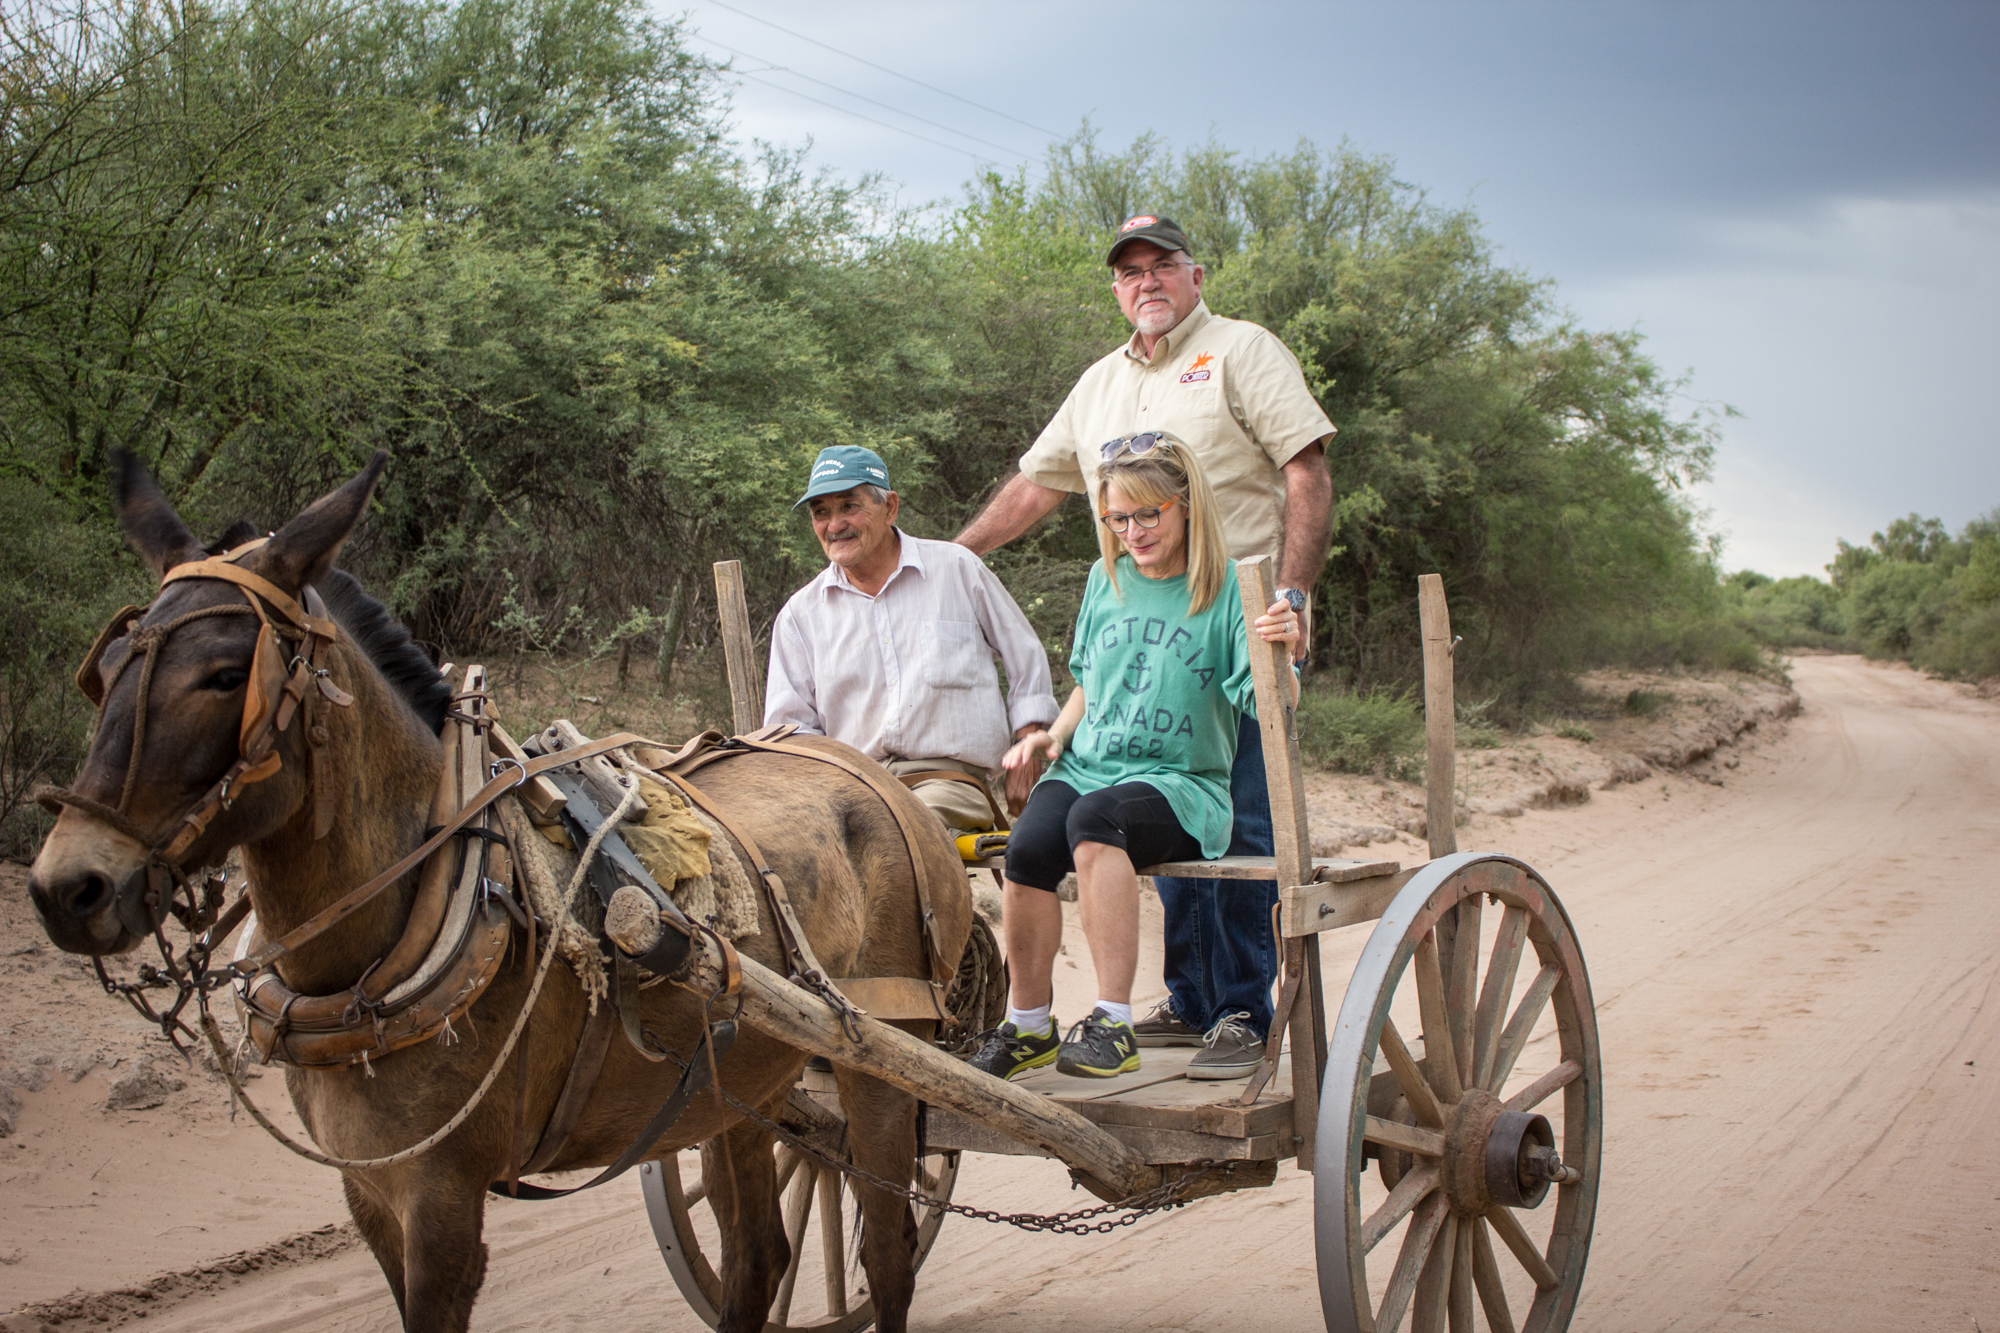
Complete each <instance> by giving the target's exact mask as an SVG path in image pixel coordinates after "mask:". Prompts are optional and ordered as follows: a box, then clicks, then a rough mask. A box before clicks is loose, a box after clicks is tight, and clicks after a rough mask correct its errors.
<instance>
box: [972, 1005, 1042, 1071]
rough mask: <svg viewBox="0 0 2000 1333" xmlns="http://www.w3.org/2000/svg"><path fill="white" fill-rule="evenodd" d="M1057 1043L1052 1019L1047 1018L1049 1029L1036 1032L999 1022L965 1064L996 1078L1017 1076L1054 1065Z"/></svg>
mask: <svg viewBox="0 0 2000 1333" xmlns="http://www.w3.org/2000/svg"><path fill="white" fill-rule="evenodd" d="M1059 1045H1061V1043H1060V1042H1058V1041H1057V1040H1056V1024H1055V1020H1054V1019H1050V1020H1049V1030H1048V1031H1047V1032H1043V1033H1039V1034H1037V1033H1032V1032H1031V1033H1028V1034H1026V1035H1023V1034H1022V1033H1021V1031H1020V1030H1019V1029H1018V1028H1016V1027H1015V1026H1014V1025H1013V1024H1012V1023H1002V1024H1001V1025H1000V1026H999V1027H997V1028H994V1029H993V1030H992V1031H990V1032H988V1033H987V1034H986V1040H985V1041H984V1042H983V1043H982V1044H981V1045H980V1047H979V1050H978V1052H977V1053H976V1054H974V1055H973V1057H972V1058H971V1059H970V1060H968V1061H966V1063H967V1064H969V1065H971V1066H972V1067H973V1068H974V1069H978V1070H983V1071H984V1072H986V1073H988V1074H991V1075H993V1077H995V1078H1019V1077H1020V1076H1021V1075H1023V1074H1026V1073H1030V1072H1032V1071H1034V1070H1037V1069H1043V1068H1046V1067H1048V1066H1049V1065H1052V1064H1054V1063H1055V1059H1056V1048H1057V1047H1058V1046H1059Z"/></svg>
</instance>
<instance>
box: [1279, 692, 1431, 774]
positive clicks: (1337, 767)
mask: <svg viewBox="0 0 2000 1333" xmlns="http://www.w3.org/2000/svg"><path fill="white" fill-rule="evenodd" d="M1299 749H1300V752H1301V753H1302V755H1303V756H1304V758H1305V760H1306V761H1307V762H1308V763H1311V764H1315V765H1317V766H1319V767H1321V768H1329V769H1332V770H1334V771H1335V772H1339V773H1370V774H1378V775H1381V776H1385V777H1393V778H1405V779H1412V780H1414V779H1415V778H1416V777H1418V776H1419V775H1420V774H1421V772H1422V768H1423V750H1424V715H1423V712H1422V711H1421V710H1420V709H1419V708H1418V707H1417V705H1416V703H1415V701H1413V700H1412V699H1411V698H1410V697H1409V696H1408V695H1407V694H1403V693H1399V692H1393V691H1389V690H1370V691H1368V692H1366V693H1350V692H1348V691H1346V690H1342V689H1339V688H1337V687H1333V686H1308V687H1307V688H1306V690H1305V692H1304V693H1303V694H1301V695H1300V696H1299Z"/></svg>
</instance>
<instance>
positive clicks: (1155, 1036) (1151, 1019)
mask: <svg viewBox="0 0 2000 1333" xmlns="http://www.w3.org/2000/svg"><path fill="white" fill-rule="evenodd" d="M1132 1035H1133V1036H1134V1037H1136V1038H1138V1041H1139V1044H1140V1045H1141V1046H1199V1045H1201V1033H1199V1032H1197V1031H1195V1030H1194V1029H1193V1028H1191V1027H1189V1026H1188V1025H1187V1024H1185V1023H1183V1022H1181V1019H1180V1015H1179V1014H1176V1013H1175V1012H1174V1002H1173V1001H1172V1000H1161V1001H1160V1002H1159V1004H1158V1005H1156V1006H1154V1008H1153V1012H1152V1013H1150V1014H1147V1015H1146V1016H1145V1017H1144V1018H1142V1019H1140V1020H1139V1021H1138V1022H1136V1023H1134V1024H1133V1025H1132Z"/></svg>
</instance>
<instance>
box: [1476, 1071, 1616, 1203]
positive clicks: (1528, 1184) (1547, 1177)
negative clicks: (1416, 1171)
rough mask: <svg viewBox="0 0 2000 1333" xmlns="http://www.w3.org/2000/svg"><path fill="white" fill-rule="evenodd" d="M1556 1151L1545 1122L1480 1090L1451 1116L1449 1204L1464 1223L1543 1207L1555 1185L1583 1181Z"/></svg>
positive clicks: (1538, 1116) (1551, 1133)
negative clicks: (1497, 1212)
mask: <svg viewBox="0 0 2000 1333" xmlns="http://www.w3.org/2000/svg"><path fill="white" fill-rule="evenodd" d="M1555 1145H1556V1136H1555V1130H1554V1129H1553V1128H1552V1127H1551V1126H1550V1125H1549V1122H1548V1119H1547V1118H1546V1117H1544V1116H1540V1115H1535V1114H1532V1113H1530V1112H1525V1111H1509V1110H1508V1109H1507V1108H1506V1106H1505V1105H1504V1104H1503V1103H1502V1102H1501V1101H1500V1099H1499V1098H1498V1097H1495V1096H1494V1095H1493V1094H1492V1093H1490V1092H1485V1091H1482V1090H1480V1089H1477V1088H1475V1089H1473V1090H1471V1091H1469V1092H1467V1093H1466V1094H1465V1096H1464V1097H1463V1098H1461V1099H1460V1100H1459V1102H1458V1104H1457V1105H1456V1106H1454V1107H1452V1108H1451V1110H1450V1111H1449V1112H1448V1113H1447V1119H1446V1122H1445V1150H1444V1161H1443V1163H1442V1169H1443V1175H1444V1190H1445V1198H1446V1199H1447V1200H1448V1201H1449V1202H1450V1204H1451V1207H1452V1210H1453V1211H1454V1212H1457V1213H1458V1214H1459V1215H1460V1216H1462V1217H1480V1216H1484V1215H1485V1213H1486V1212H1487V1211H1488V1210H1489V1209H1491V1208H1493V1207H1494V1206H1495V1205H1498V1206H1500V1207H1503V1208H1535V1207H1538V1206H1540V1204H1541V1202H1542V1201H1543V1200H1544V1199H1546V1198H1547V1197H1548V1194H1549V1186H1550V1185H1551V1184H1558V1185H1561V1184H1569V1183H1571V1182H1573V1181H1576V1180H1580V1179H1581V1178H1582V1173H1581V1172H1579V1171H1578V1170H1577V1169H1576V1168H1575V1167H1572V1166H1565V1165H1564V1164H1563V1160H1562V1158H1561V1157H1560V1156H1559V1155H1558V1154H1557V1152H1556V1146H1555Z"/></svg>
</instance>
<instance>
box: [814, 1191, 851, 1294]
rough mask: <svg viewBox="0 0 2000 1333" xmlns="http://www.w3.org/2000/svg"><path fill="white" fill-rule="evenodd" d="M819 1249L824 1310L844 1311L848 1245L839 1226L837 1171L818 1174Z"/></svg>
mask: <svg viewBox="0 0 2000 1333" xmlns="http://www.w3.org/2000/svg"><path fill="white" fill-rule="evenodd" d="M819 1248H820V1253H821V1256H822V1267H823V1268H825V1270H826V1312H827V1314H829V1315H843V1314H846V1313H847V1246H846V1244H845V1243H844V1241H843V1238H842V1236H841V1229H840V1173H839V1172H838V1171H822V1172H820V1173H819Z"/></svg>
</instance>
